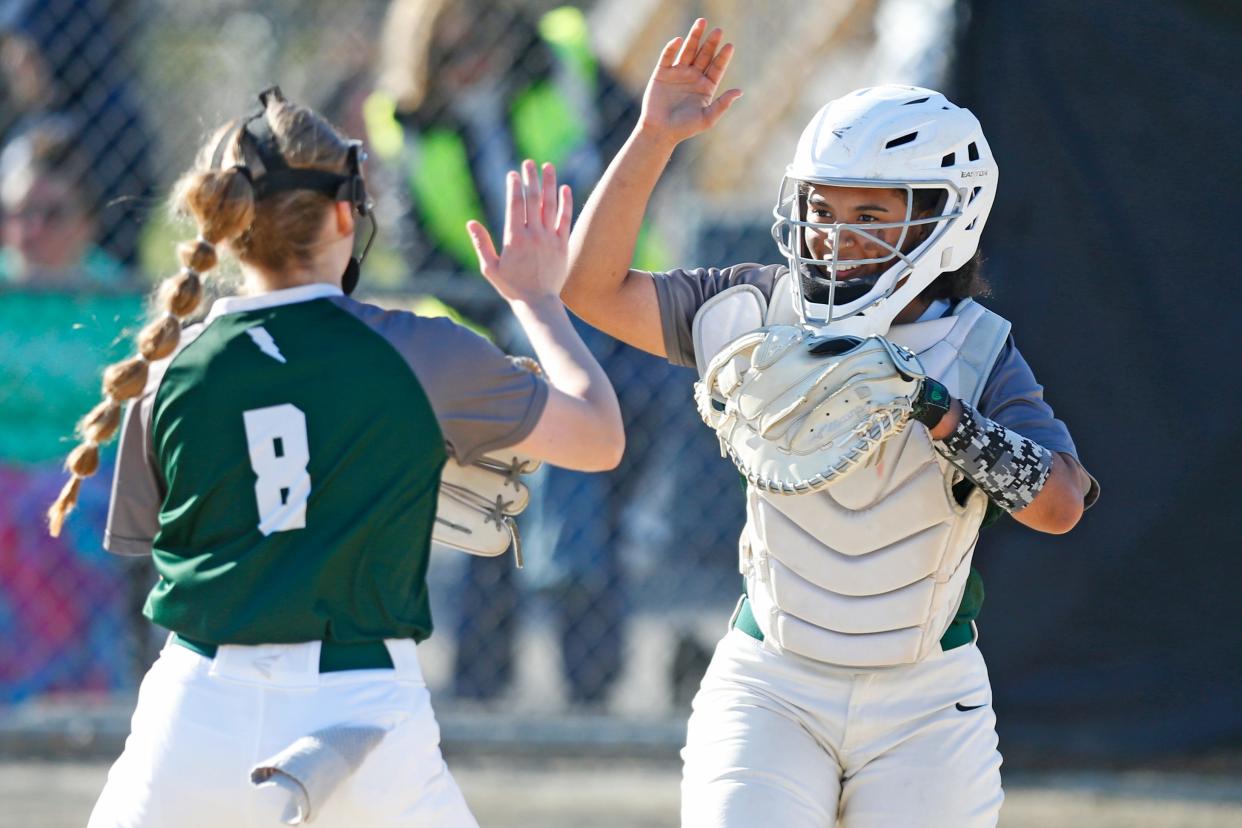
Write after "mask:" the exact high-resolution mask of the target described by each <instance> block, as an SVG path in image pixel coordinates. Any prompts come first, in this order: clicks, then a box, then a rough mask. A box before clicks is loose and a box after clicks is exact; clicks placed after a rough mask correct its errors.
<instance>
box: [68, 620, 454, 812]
mask: <svg viewBox="0 0 1242 828" xmlns="http://www.w3.org/2000/svg"><path fill="white" fill-rule="evenodd" d="M386 643H387V645H388V651H389V654H390V656H391V657H392V661H393V664H394V669H391V670H351V671H346V672H336V673H324V674H320V673H319V644H318V642H312V643H308V644H283V645H262V646H256V647H242V646H221V647H220V648H219V652H218V653H217V654H216V657H215V658H214V659H209V658H205V657H203V656H201V655H199V654H197V653H195V652H192V651H190V650H188V649H185V648H184V647H181V646H179V645H177V644H173V643H171V642H170V643H169V644H167V645H165V647H164V651H163V652H162V653H161V654H160V657H159V659H158V660H157V661H156V662H155V664H154V665H153V666H152V667H151V669H150V671H149V672H148V673H147V675H146V677H145V678H144V679H143V681H142V687H141V689H140V690H139V693H138V706H137V709H136V710H135V711H134V716H133V723H132V727H131V732H130V735H129V738H128V739H127V740H126V742H125V751H124V752H123V753H122V754H121V757H120V758H119V759H118V760H117V761H116V764H114V765H113V766H112V769H111V770H110V771H109V772H108V781H107V783H106V784H105V786H104V789H103V793H102V794H100V797H99V801H98V802H97V803H96V805H95V810H94V812H93V813H92V814H91V819H90V823H89V828H137V827H138V826H144V828H146V827H147V826H151V827H154V826H159V828H167V826H177V828H220V826H229V828H258V827H259V826H270V827H271V828H279V826H281V825H282V824H283V823H282V822H281V820H280V817H281V813H282V810H283V808H284V806H285V803H286V800H287V794H285V793H284V792H283V791H281V790H280V789H278V788H275V787H266V788H256V787H254V786H252V785H251V783H250V768H251V767H252V766H254V765H255V764H256V763H257V762H260V761H262V760H265V759H267V758H268V757H270V756H272V755H273V754H275V753H277V752H278V751H280V750H282V749H283V748H285V747H287V746H288V745H289V744H291V743H292V742H293V741H294V740H296V739H298V738H300V737H302V736H305V735H307V734H309V733H311V732H313V731H316V730H319V729H321V728H324V727H329V726H331V725H334V724H359V725H376V726H380V727H384V728H389V729H390V730H389V732H388V733H387V735H386V736H385V737H384V738H383V740H382V741H381V742H380V743H379V744H378V745H377V746H376V747H375V749H374V750H373V751H372V752H371V753H370V754H369V755H368V756H367V757H366V759H365V760H364V761H363V762H362V765H361V766H360V767H359V768H358V770H357V771H356V772H355V773H354V774H352V775H351V776H349V777H348V778H347V779H346V781H345V782H344V783H342V784H341V786H340V787H339V788H337V789H336V791H335V792H334V793H333V794H332V796H331V797H329V798H328V799H327V801H326V802H325V803H324V804H323V807H322V809H321V810H319V811H318V812H317V813H315V814H313V815H312V816H313V820H314V821H313V822H312V824H313V825H315V826H317V828H338V827H339V828H357V826H363V825H365V826H368V827H369V828H370V826H397V825H400V826H437V828H439V826H451V827H452V828H456V826H463V828H477V823H476V822H475V820H474V817H473V816H471V814H470V811H469V809H468V808H467V806H466V802H465V799H464V798H463V797H462V795H461V791H460V790H459V789H458V787H457V783H456V782H454V781H453V778H452V776H450V775H449V772H448V769H447V768H446V767H445V765H444V759H443V757H442V756H441V755H440V729H439V726H438V725H437V724H436V720H435V717H434V715H433V714H432V711H431V700H430V696H429V694H428V692H427V685H426V683H425V682H424V681H423V676H422V671H421V669H420V668H419V664H418V654H417V648H416V646H415V644H414V642H413V641H408V640H405V641H388V642H386Z"/></svg>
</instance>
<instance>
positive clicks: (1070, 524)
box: [1043, 503, 1082, 535]
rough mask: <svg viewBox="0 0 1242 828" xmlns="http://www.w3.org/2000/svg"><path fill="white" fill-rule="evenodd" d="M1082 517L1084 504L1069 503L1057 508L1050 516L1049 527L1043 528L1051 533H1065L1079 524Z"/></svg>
mask: <svg viewBox="0 0 1242 828" xmlns="http://www.w3.org/2000/svg"><path fill="white" fill-rule="evenodd" d="M1081 519H1082V504H1081V503H1079V504H1077V507H1075V506H1074V504H1072V503H1071V504H1067V505H1065V506H1063V507H1061V508H1058V509H1056V510H1055V511H1053V512H1052V514H1050V515H1049V517H1048V522H1047V527H1046V528H1045V529H1044V530H1043V531H1045V532H1047V533H1048V534H1050V535H1064V534H1066V533H1067V532H1069V531H1070V530H1071V529H1073V528H1074V527H1075V526H1077V525H1078V521H1079V520H1081Z"/></svg>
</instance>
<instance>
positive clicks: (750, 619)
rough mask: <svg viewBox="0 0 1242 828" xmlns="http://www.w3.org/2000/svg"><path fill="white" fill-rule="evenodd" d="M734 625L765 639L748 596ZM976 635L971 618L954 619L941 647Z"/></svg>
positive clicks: (760, 638) (943, 647)
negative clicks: (971, 624)
mask: <svg viewBox="0 0 1242 828" xmlns="http://www.w3.org/2000/svg"><path fill="white" fill-rule="evenodd" d="M733 626H734V627H736V628H737V629H739V630H741V631H742V632H744V633H746V634H747V635H749V636H750V637H751V638H753V639H755V640H756V641H762V640H763V631H762V630H760V629H759V623H758V622H757V621H755V613H754V612H753V611H752V610H751V608H750V599H749V598H747V597H746V596H742V603H741V604H740V605H739V606H738V608H737V613H736V614H735V616H734V618H733ZM974 637H975V633H974V630H973V629H971V626H970V619H966V620H960V619H954V620H953V623H951V624H949V629H948V630H946V631H945V634H944V635H942V636H941V637H940V649H942V650H944V651H946V652H947V651H949V650H952V649H955V648H957V647H961V646H962V645H963V644H969V643H970V642H971V641H973V640H974Z"/></svg>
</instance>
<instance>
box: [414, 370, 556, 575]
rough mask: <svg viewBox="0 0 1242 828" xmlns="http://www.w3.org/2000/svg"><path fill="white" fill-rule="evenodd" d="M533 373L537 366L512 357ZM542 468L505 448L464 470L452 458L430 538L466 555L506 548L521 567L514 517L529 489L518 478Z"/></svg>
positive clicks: (488, 553) (526, 500) (501, 551)
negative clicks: (511, 549)
mask: <svg viewBox="0 0 1242 828" xmlns="http://www.w3.org/2000/svg"><path fill="white" fill-rule="evenodd" d="M511 359H513V361H514V362H515V363H517V364H518V365H520V366H521V367H523V368H525V369H526V370H528V371H530V372H531V373H533V374H541V373H542V369H540V367H539V363H537V362H535V360H533V359H530V358H529V357H511ZM540 465H542V464H541V463H540V462H539V461H538V460H535V459H532V458H530V457H524V456H522V455H520V454H517V453H516V452H514V451H512V450H509V449H500V450H498V451H494V452H491V453H490V454H485V455H483V456H482V457H480V458H479V459H478V460H476V461H475V462H473V463H471V464H470V465H468V466H463V465H462V464H460V463H458V462H457V461H456V460H454V459H453V458H452V457H450V458H449V460H448V462H447V463H445V464H444V470H443V471H442V472H441V473H440V499H439V502H438V504H437V506H436V521H435V526H434V528H433V529H432V532H431V539H432V540H433V541H435V542H436V543H442V544H444V545H445V546H451V547H453V548H454V549H460V550H461V551H462V552H468V553H470V554H471V555H485V556H487V557H495V556H497V555H503V554H504V553H505V550H507V549H508V548H509V546H510V545H512V546H513V557H514V560H515V562H516V563H517V565H518V567H519V568H520V567H521V566H522V539H521V537H520V536H519V535H518V530H517V524H516V523H515V522H514V520H513V518H514V517H515V516H516V515H519V514H521V512H522V510H523V509H525V508H526V506H527V505H528V504H529V503H530V489H528V488H527V487H526V484H525V483H523V482H522V480H521V476H522V475H525V474H531V473H532V472H534V471H535V470H536V469H538V468H539V466H540Z"/></svg>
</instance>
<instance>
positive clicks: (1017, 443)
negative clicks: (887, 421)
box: [933, 400, 1052, 512]
mask: <svg viewBox="0 0 1242 828" xmlns="http://www.w3.org/2000/svg"><path fill="white" fill-rule="evenodd" d="M959 402H961V401H960V400H959ZM961 405H962V419H961V420H960V421H959V422H958V424H957V428H955V429H954V430H953V433H952V434H950V435H949V436H948V437H946V438H944V440H942V441H939V440H938V441H934V442H933V445H935V447H936V450H937V451H938V452H940V453H941V454H942V455H943V456H944V457H945V458H946V459H947V460H948V461H949V462H950V463H952V464H953V465H954V466H957V467H958V468H959V469H961V470H962V471H963V472H964V473H965V474H966V476H967V477H968V478H970V480H971V482H973V483H974V484H975V485H976V486H978V487H979V488H980V489H982V490H983V493H984V494H986V495H987V496H988V497H989V498H991V499H992V502H994V503H995V504H996V505H998V506H1000V507H1001V508H1002V509H1004V510H1005V511H1007V512H1016V511H1018V510H1019V509H1022V508H1024V507H1026V506H1029V505H1030V503H1031V501H1032V500H1034V499H1035V495H1037V494H1039V491H1040V489H1042V488H1043V487H1044V484H1045V483H1046V482H1047V481H1048V475H1049V474H1050V473H1051V472H1052V452H1050V451H1048V449H1046V448H1044V447H1043V446H1041V445H1039V444H1038V443H1036V442H1034V441H1033V440H1028V439H1027V438H1026V437H1023V436H1022V435H1021V434H1017V433H1015V432H1013V431H1010V430H1009V429H1007V428H1005V427H1004V426H1003V425H1001V424H1000V423H997V422H994V421H992V420H989V419H988V418H987V417H984V416H983V415H982V414H980V413H979V412H978V411H976V410H975V409H974V408H972V407H971V406H969V405H967V404H966V403H965V402H962V404H961Z"/></svg>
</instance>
